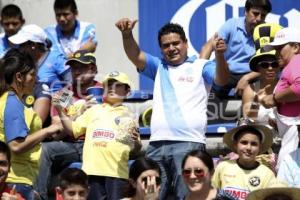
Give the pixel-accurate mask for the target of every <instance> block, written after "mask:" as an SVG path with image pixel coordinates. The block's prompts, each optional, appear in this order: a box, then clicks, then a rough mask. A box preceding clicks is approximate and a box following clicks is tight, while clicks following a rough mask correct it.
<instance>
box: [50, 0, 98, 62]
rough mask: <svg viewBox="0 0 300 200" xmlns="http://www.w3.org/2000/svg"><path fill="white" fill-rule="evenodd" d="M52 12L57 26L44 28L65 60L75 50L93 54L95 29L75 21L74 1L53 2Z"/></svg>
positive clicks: (75, 8) (95, 42)
mask: <svg viewBox="0 0 300 200" xmlns="http://www.w3.org/2000/svg"><path fill="white" fill-rule="evenodd" d="M54 12H55V17H56V21H57V24H56V25H51V26H48V27H46V28H45V31H46V33H47V35H48V37H49V38H50V40H51V41H52V44H53V45H54V47H56V48H57V49H58V50H59V51H61V52H62V53H63V54H64V55H65V56H66V58H68V57H70V56H71V55H72V54H73V53H74V52H75V51H77V50H87V51H89V52H95V50H96V47H97V38H96V27H95V25H94V24H91V23H89V22H82V21H79V20H77V19H76V18H77V15H78V10H77V5H76V2H75V0H55V2H54Z"/></svg>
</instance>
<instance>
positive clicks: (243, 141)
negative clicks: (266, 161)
mask: <svg viewBox="0 0 300 200" xmlns="http://www.w3.org/2000/svg"><path fill="white" fill-rule="evenodd" d="M223 141H224V143H225V144H226V145H227V146H228V147H229V148H230V149H231V150H232V151H234V152H235V153H237V154H238V155H239V158H238V159H237V160H228V161H223V162H221V163H220V164H219V165H218V166H217V167H216V170H215V173H214V176H213V178H212V184H213V186H214V187H216V188H219V189H223V190H225V191H226V192H228V193H230V194H232V195H233V196H235V197H237V198H239V199H240V200H244V199H246V197H247V195H248V193H249V192H251V191H253V190H257V189H261V188H266V187H268V186H269V184H270V183H271V182H273V181H275V180H276V179H275V175H274V173H273V172H272V171H271V170H270V169H269V168H268V167H266V166H265V165H262V164H260V163H259V162H257V161H256V156H257V155H258V154H260V153H263V152H266V151H267V150H268V149H269V148H270V147H271V145H272V131H271V130H270V129H269V128H267V127H265V126H263V125H255V124H249V125H242V126H238V127H236V128H234V129H232V130H230V131H229V132H228V133H227V134H225V135H224V137H223Z"/></svg>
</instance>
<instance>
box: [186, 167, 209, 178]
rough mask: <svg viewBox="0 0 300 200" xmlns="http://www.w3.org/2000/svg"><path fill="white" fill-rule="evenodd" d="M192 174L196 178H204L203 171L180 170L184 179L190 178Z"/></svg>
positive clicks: (198, 169) (197, 169)
mask: <svg viewBox="0 0 300 200" xmlns="http://www.w3.org/2000/svg"><path fill="white" fill-rule="evenodd" d="M192 172H193V173H194V175H195V176H196V177H197V178H203V177H204V176H205V172H204V170H203V169H200V168H195V169H184V170H182V176H183V177H184V178H190V176H191V174H192Z"/></svg>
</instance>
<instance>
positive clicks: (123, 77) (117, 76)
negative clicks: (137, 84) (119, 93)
mask: <svg viewBox="0 0 300 200" xmlns="http://www.w3.org/2000/svg"><path fill="white" fill-rule="evenodd" d="M109 80H116V81H119V82H120V83H123V84H127V85H128V86H129V87H130V88H131V83H130V80H129V77H128V76H127V74H125V73H123V72H119V71H113V72H110V73H109V74H107V75H106V76H105V77H104V80H103V84H104V85H105V84H106V83H107V82H108V81H109Z"/></svg>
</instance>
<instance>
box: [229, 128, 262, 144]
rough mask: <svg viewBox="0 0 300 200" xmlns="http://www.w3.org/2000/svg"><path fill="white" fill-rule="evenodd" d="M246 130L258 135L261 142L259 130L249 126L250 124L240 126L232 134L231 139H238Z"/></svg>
mask: <svg viewBox="0 0 300 200" xmlns="http://www.w3.org/2000/svg"><path fill="white" fill-rule="evenodd" d="M246 132H247V133H251V134H254V135H256V136H257V137H258V139H259V141H260V142H262V139H263V135H262V133H261V132H260V131H259V130H257V129H256V128H254V127H251V126H246V127H245V128H242V129H240V130H239V131H238V132H236V134H234V136H233V140H234V141H238V139H239V138H240V137H241V135H242V134H244V133H246Z"/></svg>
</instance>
